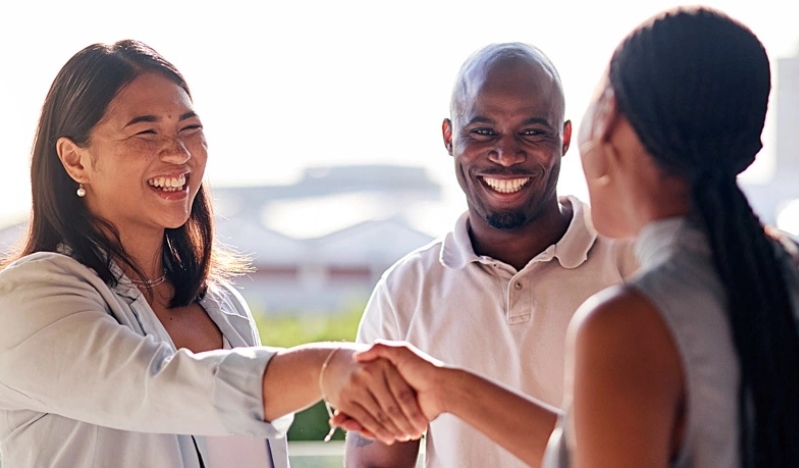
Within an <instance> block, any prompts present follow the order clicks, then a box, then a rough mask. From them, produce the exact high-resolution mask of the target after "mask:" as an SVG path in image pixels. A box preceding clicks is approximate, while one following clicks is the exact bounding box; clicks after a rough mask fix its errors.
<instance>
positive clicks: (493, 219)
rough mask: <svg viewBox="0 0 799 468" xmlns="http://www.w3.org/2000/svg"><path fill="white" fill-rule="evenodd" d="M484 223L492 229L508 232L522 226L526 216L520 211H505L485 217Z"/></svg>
mask: <svg viewBox="0 0 799 468" xmlns="http://www.w3.org/2000/svg"><path fill="white" fill-rule="evenodd" d="M486 221H487V222H488V225H489V226H491V227H492V228H494V229H500V230H503V231H510V230H512V229H517V228H520V227H522V226H524V224H525V223H526V222H527V216H525V215H524V213H522V212H521V211H505V212H499V213H490V214H488V215H486Z"/></svg>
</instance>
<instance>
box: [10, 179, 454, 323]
mask: <svg viewBox="0 0 799 468" xmlns="http://www.w3.org/2000/svg"><path fill="white" fill-rule="evenodd" d="M211 194H212V196H213V198H214V208H215V210H216V213H215V214H216V231H217V232H216V235H217V240H218V241H220V242H221V243H222V244H224V245H226V246H228V247H230V248H231V249H233V250H235V251H237V252H239V253H241V254H244V255H246V256H248V257H249V258H251V259H252V261H253V266H254V267H255V272H254V273H251V274H249V275H247V276H246V277H244V278H239V279H237V281H236V283H237V286H238V287H239V288H240V289H241V292H242V294H243V295H244V297H245V299H247V301H248V303H249V304H250V307H251V308H252V309H253V312H255V313H260V314H269V315H275V314H277V315H281V314H290V315H296V314H319V313H330V312H336V311H344V310H351V309H352V308H353V307H363V305H364V303H365V302H366V300H367V299H368V297H369V294H370V293H371V290H372V288H373V287H374V285H375V283H376V282H377V280H378V279H379V278H380V275H381V274H382V273H383V272H384V271H385V270H386V269H387V268H388V267H389V266H391V264H393V263H394V262H395V261H397V260H398V259H399V258H401V257H402V256H403V255H405V254H407V253H408V252H410V251H412V250H414V249H416V248H417V247H420V246H422V245H424V244H426V243H428V242H430V241H431V240H432V239H433V236H432V234H431V233H427V232H423V231H422V230H420V229H418V228H417V227H415V224H414V223H415V221H414V220H415V219H417V218H418V217H419V216H421V215H420V213H422V212H424V211H425V210H428V209H432V210H435V208H434V206H435V205H436V204H437V203H439V202H440V201H441V186H440V184H439V183H437V182H436V181H434V180H433V179H431V178H430V176H429V174H428V173H427V171H426V170H425V169H424V168H421V167H409V166H395V165H354V166H328V167H312V168H309V169H307V170H306V171H305V172H304V174H303V176H302V177H301V178H300V180H299V181H297V182H296V183H293V184H290V185H273V186H270V185H263V186H252V187H216V188H212V190H211ZM26 228H27V226H26V223H17V224H13V225H11V226H7V227H5V228H4V229H2V230H0V249H7V248H9V247H11V246H13V245H14V244H15V243H16V242H18V241H19V239H20V238H21V237H22V236H23V234H24V232H25V229H26Z"/></svg>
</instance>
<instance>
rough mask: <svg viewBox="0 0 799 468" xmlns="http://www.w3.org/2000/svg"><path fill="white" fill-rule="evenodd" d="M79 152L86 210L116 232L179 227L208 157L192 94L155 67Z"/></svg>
mask: <svg viewBox="0 0 799 468" xmlns="http://www.w3.org/2000/svg"><path fill="white" fill-rule="evenodd" d="M78 152H79V153H82V157H81V161H82V164H83V169H84V170H85V182H84V186H85V189H86V196H85V200H86V203H87V206H88V208H89V210H90V211H91V212H92V213H93V214H94V215H96V216H98V217H100V218H102V219H105V220H106V221H109V222H111V223H112V224H113V225H114V226H115V227H116V228H117V229H118V230H119V231H120V232H129V230H132V232H144V231H142V230H143V229H144V230H152V229H155V230H161V231H162V230H163V229H165V228H177V227H180V226H182V225H183V224H184V223H185V222H186V221H187V220H188V219H189V215H190V214H191V208H192V203H193V202H194V197H195V196H196V195H197V191H198V190H199V188H200V184H201V182H202V178H203V172H204V171H205V164H206V160H207V157H208V155H207V145H206V141H205V136H204V134H203V128H202V123H201V122H200V119H199V117H198V116H197V114H196V113H195V112H194V110H193V106H192V102H191V98H190V97H189V95H188V94H187V93H186V91H185V90H184V89H183V88H181V87H180V86H179V85H178V84H177V83H175V82H174V81H172V80H170V79H168V78H167V77H165V76H164V75H162V74H160V73H154V72H147V73H143V74H141V75H139V76H138V77H136V78H135V79H134V80H133V81H131V82H130V83H129V84H127V85H126V86H125V87H123V88H122V89H121V90H120V92H119V94H118V95H117V96H116V97H115V98H114V100H113V101H112V102H111V104H110V105H109V106H108V109H107V110H106V113H105V115H104V116H103V118H102V120H101V121H100V122H99V123H98V124H97V125H96V126H95V127H94V128H93V129H92V131H91V133H90V136H89V141H88V143H87V145H86V146H85V147H84V148H80V149H79V150H78Z"/></svg>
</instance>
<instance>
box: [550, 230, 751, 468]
mask: <svg viewBox="0 0 799 468" xmlns="http://www.w3.org/2000/svg"><path fill="white" fill-rule="evenodd" d="M710 255H711V254H710V248H709V246H708V244H707V241H706V240H705V238H704V235H703V234H702V233H701V232H700V231H699V230H697V229H695V228H694V227H692V226H691V225H690V224H689V223H688V222H687V221H686V220H685V219H684V218H669V219H665V220H659V221H656V222H654V223H651V224H649V225H648V226H646V227H645V228H644V229H643V230H642V231H641V233H640V234H639V237H638V240H637V241H636V256H637V258H638V261H639V262H640V265H641V270H640V271H639V273H638V274H637V275H636V276H635V277H633V278H632V279H631V280H630V285H631V286H633V287H635V288H636V289H638V290H639V291H640V292H641V293H642V294H644V295H645V296H646V297H647V298H649V300H651V301H652V303H653V304H654V305H655V306H656V307H657V308H658V310H659V311H660V313H661V315H662V317H663V319H664V321H665V322H666V324H667V325H668V327H669V330H670V331H671V334H672V338H673V339H674V342H675V344H676V346H677V349H678V351H679V353H680V358H681V361H682V366H683V372H684V375H685V385H686V393H687V400H688V405H687V409H686V411H687V413H686V417H687V419H686V432H685V439H684V442H683V446H682V448H681V450H680V452H679V454H678V455H677V456H676V458H675V459H674V460H672V462H671V466H672V467H675V468H683V467H736V466H739V465H740V460H739V449H738V404H737V392H738V383H739V371H738V363H737V356H736V352H735V348H734V345H733V342H732V335H731V330H730V325H729V323H728V321H727V318H726V313H725V307H726V303H727V299H726V294H725V291H724V288H723V286H722V284H721V282H720V280H719V278H718V275H717V274H716V272H715V270H714V268H713V264H712V259H711V256H710ZM566 398H567V400H566V408H567V409H566V413H565V415H564V416H563V417H562V418H561V421H560V423H559V424H558V427H557V429H556V430H555V432H553V434H552V436H551V438H550V441H549V445H548V446H547V452H546V454H545V456H544V464H543V466H544V468H567V467H569V466H570V463H569V452H570V451H571V450H572V449H573V444H574V434H573V425H572V422H571V418H570V409H569V408H570V404H569V401H568V399H569V396H568V395H567V397H566Z"/></svg>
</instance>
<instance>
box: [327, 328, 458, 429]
mask: <svg viewBox="0 0 799 468" xmlns="http://www.w3.org/2000/svg"><path fill="white" fill-rule="evenodd" d="M447 370H448V368H447V367H446V366H444V365H443V363H441V362H439V361H437V360H435V359H433V358H431V357H430V356H427V355H426V354H424V353H422V352H421V351H419V350H417V349H416V348H414V347H413V346H412V345H410V344H407V343H400V342H389V341H378V342H376V343H375V344H373V345H371V346H370V347H368V348H365V349H362V350H356V348H354V347H351V346H346V347H340V348H335V349H333V350H332V351H330V354H328V356H327V359H326V360H325V362H324V364H322V367H321V370H320V373H319V388H320V390H321V392H322V397H323V398H324V399H325V404H326V405H327V408H328V414H329V415H330V426H331V431H330V434H328V437H327V438H325V441H327V440H329V438H330V437H331V436H332V434H333V432H334V431H335V428H337V427H340V428H342V429H345V430H347V431H355V432H358V433H360V434H361V436H363V437H366V438H370V439H377V440H379V441H380V442H382V443H384V444H388V445H391V444H393V443H394V442H397V441H399V442H407V441H409V440H415V439H419V438H420V437H421V436H422V434H423V433H424V431H425V430H426V429H427V425H428V422H429V421H432V420H433V419H435V418H436V417H437V416H438V415H439V414H441V413H443V412H445V411H446V407H445V401H444V400H445V399H444V398H443V397H442V395H443V394H446V392H445V391H443V390H444V389H445V388H446V385H444V380H445V379H446V373H447ZM331 405H332V406H333V407H334V408H336V410H335V411H332V410H331V408H330V406H331Z"/></svg>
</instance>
